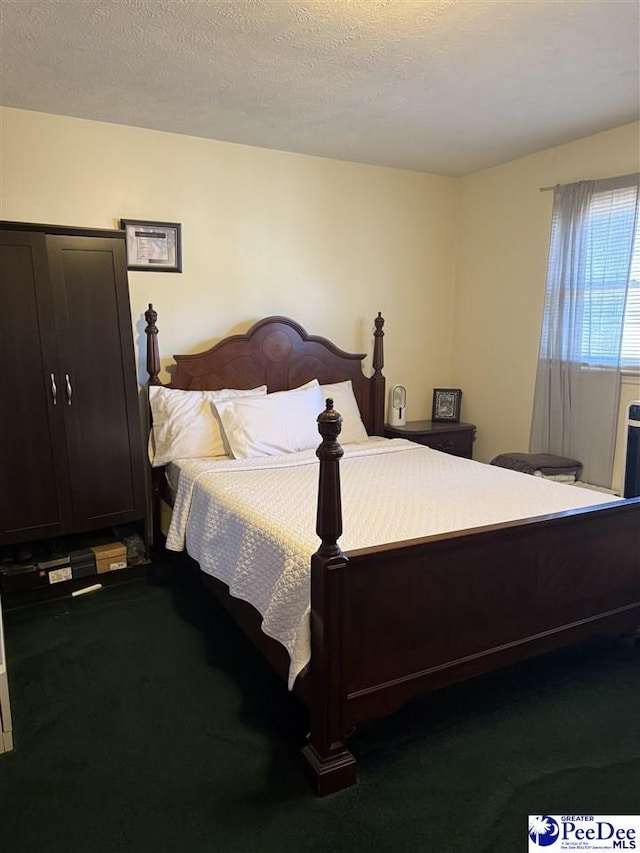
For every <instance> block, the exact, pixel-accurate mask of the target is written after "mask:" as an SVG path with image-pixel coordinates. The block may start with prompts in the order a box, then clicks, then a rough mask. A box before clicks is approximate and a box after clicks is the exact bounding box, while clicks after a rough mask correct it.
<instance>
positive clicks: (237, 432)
mask: <svg viewBox="0 0 640 853" xmlns="http://www.w3.org/2000/svg"><path fill="white" fill-rule="evenodd" d="M214 405H215V408H216V410H217V412H218V415H219V417H220V420H221V421H222V425H223V427H224V432H225V438H226V440H227V442H228V444H229V447H230V448H231V452H232V453H233V455H234V456H235V458H236V459H251V458H253V457H255V456H275V455H277V454H280V453H295V452H296V451H298V450H307V449H308V448H310V447H317V446H318V445H319V444H320V442H321V440H322V439H321V437H320V433H319V432H318V423H317V419H318V415H319V414H320V413H321V412H322V410H323V408H324V405H323V402H322V394H321V392H320V386H319V385H318V383H317V382H315V383H314V384H313V385H311V386H310V387H303V388H297V389H294V390H292V391H276V392H275V393H274V394H267V396H266V397H245V398H242V399H235V400H223V401H220V402H216V403H215V404H214Z"/></svg>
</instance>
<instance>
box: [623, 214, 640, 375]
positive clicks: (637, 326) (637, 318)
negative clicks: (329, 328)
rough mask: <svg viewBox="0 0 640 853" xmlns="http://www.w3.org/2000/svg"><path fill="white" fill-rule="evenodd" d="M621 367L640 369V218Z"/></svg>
mask: <svg viewBox="0 0 640 853" xmlns="http://www.w3.org/2000/svg"><path fill="white" fill-rule="evenodd" d="M620 364H621V367H623V368H625V367H627V368H634V367H635V368H636V369H640V216H638V222H637V223H636V234H635V241H634V251H633V260H632V262H631V275H630V276H629V290H628V291H627V305H626V308H625V312H624V331H623V333H622V353H621V357H620Z"/></svg>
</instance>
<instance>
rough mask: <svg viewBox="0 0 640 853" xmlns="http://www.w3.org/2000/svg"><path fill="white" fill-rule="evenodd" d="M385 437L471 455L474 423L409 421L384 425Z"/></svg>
mask: <svg viewBox="0 0 640 853" xmlns="http://www.w3.org/2000/svg"><path fill="white" fill-rule="evenodd" d="M384 434H385V436H386V438H406V439H408V440H409V441H415V442H416V444H424V445H425V447H432V448H433V449H434V450H440V451H441V452H444V453H451V455H452V456H464V457H466V458H467V459H471V458H472V457H473V441H474V439H475V435H476V425H475V424H465V423H443V422H441V421H409V422H408V423H407V424H406V425H405V426H402V427H395V426H390V425H389V424H386V425H385V428H384Z"/></svg>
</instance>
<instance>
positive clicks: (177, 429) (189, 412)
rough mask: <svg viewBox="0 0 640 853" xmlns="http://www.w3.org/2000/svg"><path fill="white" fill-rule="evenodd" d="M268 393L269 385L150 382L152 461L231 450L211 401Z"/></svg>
mask: <svg viewBox="0 0 640 853" xmlns="http://www.w3.org/2000/svg"><path fill="white" fill-rule="evenodd" d="M266 393H267V386H266V385H262V386H260V387H259V388H251V389H249V390H248V391H241V390H237V389H232V388H225V389H223V390H222V391H181V390H180V389H178V388H165V387H163V386H162V385H151V386H150V387H149V404H150V405H151V414H152V417H153V428H152V432H151V436H150V439H151V440H150V442H149V451H150V452H149V458H150V460H151V464H152V465H153V466H154V467H158V466H160V465H166V464H167V463H168V462H172V461H173V460H174V459H193V458H195V457H198V456H224V455H226V454H228V452H229V451H228V450H227V448H226V447H225V445H224V441H223V436H222V432H221V430H220V425H219V423H218V421H217V419H216V417H215V414H214V412H213V409H212V407H211V404H212V403H213V402H216V401H217V400H226V399H229V398H232V397H255V396H260V395H262V396H266Z"/></svg>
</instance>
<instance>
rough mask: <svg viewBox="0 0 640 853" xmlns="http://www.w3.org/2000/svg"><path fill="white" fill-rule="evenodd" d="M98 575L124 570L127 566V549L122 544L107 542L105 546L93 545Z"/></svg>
mask: <svg viewBox="0 0 640 853" xmlns="http://www.w3.org/2000/svg"><path fill="white" fill-rule="evenodd" d="M91 550H92V551H93V553H94V554H95V558H96V568H97V570H98V574H99V575H100V574H104V572H113V571H115V570H116V569H124V568H126V565H127V548H126V545H123V544H122V542H108V543H107V544H106V545H93V546H92V548H91Z"/></svg>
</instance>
